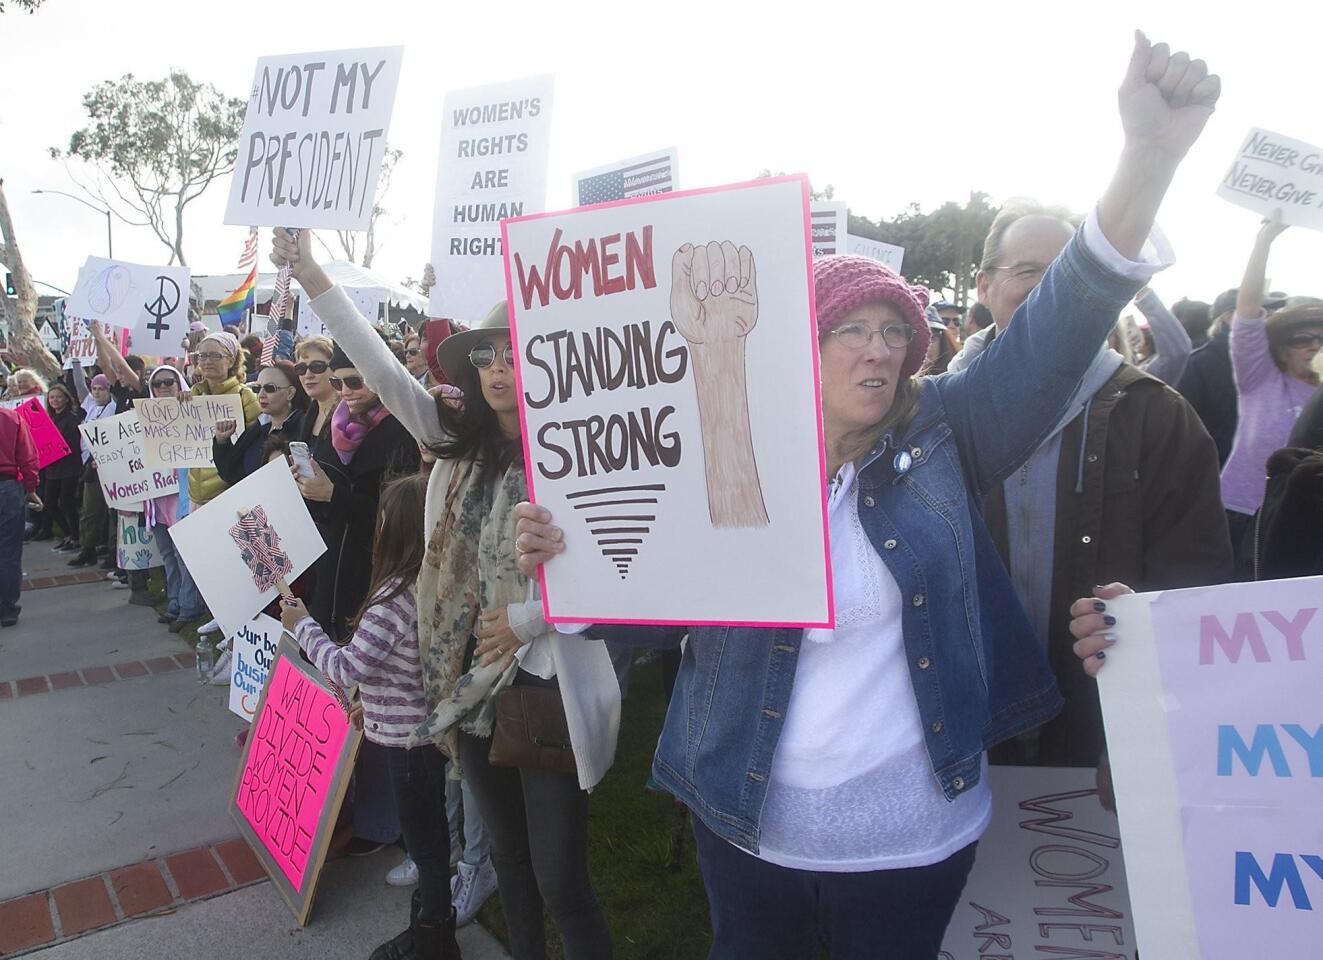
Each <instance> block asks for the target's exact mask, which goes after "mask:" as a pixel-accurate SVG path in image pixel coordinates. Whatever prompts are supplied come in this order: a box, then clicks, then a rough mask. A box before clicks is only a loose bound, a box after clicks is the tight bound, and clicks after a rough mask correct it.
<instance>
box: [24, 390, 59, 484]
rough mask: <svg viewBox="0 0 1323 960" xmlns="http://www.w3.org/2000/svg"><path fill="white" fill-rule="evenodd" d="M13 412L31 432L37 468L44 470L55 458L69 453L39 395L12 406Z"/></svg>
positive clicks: (57, 458)
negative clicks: (35, 451) (35, 449)
mask: <svg viewBox="0 0 1323 960" xmlns="http://www.w3.org/2000/svg"><path fill="white" fill-rule="evenodd" d="M14 412H15V413H17V414H18V415H19V418H20V419H22V420H23V421H24V422H25V423H26V424H27V425H28V431H29V432H30V433H31V434H32V443H33V445H34V446H35V447H36V448H37V467H38V468H39V469H42V470H44V469H46V467H48V466H50V465H51V464H52V463H54V462H55V461H56V460H63V459H64V458H65V457H67V456H68V455H69V444H68V443H66V442H65V440H64V434H62V433H60V428H59V427H57V426H56V425H55V423H54V421H52V420H51V415H50V414H49V413H47V412H46V404H45V403H44V402H43V401H42V399H41V398H40V397H32V398H31V399H29V400H24V401H23V402H22V403H20V404H19V405H18V406H16V407H15V408H14Z"/></svg>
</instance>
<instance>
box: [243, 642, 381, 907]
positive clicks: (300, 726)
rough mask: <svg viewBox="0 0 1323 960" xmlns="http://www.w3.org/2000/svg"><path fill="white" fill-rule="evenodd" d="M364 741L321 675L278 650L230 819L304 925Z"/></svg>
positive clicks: (288, 647) (294, 654)
mask: <svg viewBox="0 0 1323 960" xmlns="http://www.w3.org/2000/svg"><path fill="white" fill-rule="evenodd" d="M362 737H363V734H362V732H361V731H359V730H355V729H354V727H353V724H351V723H350V722H349V719H348V717H347V716H346V714H345V711H344V708H343V707H341V705H340V702H339V700H338V699H337V698H336V696H335V694H334V693H333V692H332V691H331V690H330V689H329V688H328V687H327V686H325V682H324V681H323V679H322V677H321V675H320V674H319V673H318V672H317V671H316V669H314V668H313V667H311V666H309V665H308V664H306V663H304V662H303V661H302V660H301V659H300V658H299V651H298V647H296V646H294V645H293V644H292V643H291V642H290V641H289V640H285V641H284V642H282V643H281V645H280V649H279V651H278V653H277V655H276V659H275V662H274V663H273V664H272V665H271V670H270V672H269V674H268V675H267V680H266V685H265V686H264V687H263V688H262V697H261V699H260V700H259V701H258V703H257V711H256V715H255V716H254V718H253V725H252V728H251V729H250V731H249V733H248V740H247V742H246V743H245V744H244V749H243V755H242V756H241V757H240V758H239V769H238V772H237V773H236V774H235V778H234V789H233V791H232V792H231V794H230V817H231V818H232V819H233V820H234V822H235V823H236V824H238V826H239V832H240V833H241V834H242V835H243V838H244V839H245V840H247V841H248V845H249V846H250V847H252V849H253V853H255V854H256V855H257V858H258V859H259V860H261V861H262V865H263V866H264V867H266V871H267V873H268V874H270V876H271V882H272V883H273V884H275V887H276V890H278V891H279V892H280V896H281V899H283V900H284V901H285V903H286V905H287V906H288V907H289V908H290V910H292V911H293V913H294V916H295V918H296V919H297V921H298V923H299V926H303V925H304V924H306V923H307V922H308V914H309V913H310V912H311V911H312V901H313V896H314V895H315V894H316V892H317V880H318V877H319V876H320V874H321V869H322V865H323V864H324V863H325V861H326V851H327V848H328V847H329V846H330V843H331V834H332V832H333V831H334V829H335V819H336V815H337V814H338V813H339V810H340V804H341V803H342V802H343V800H344V796H345V791H346V790H347V789H348V788H349V778H350V776H351V774H352V773H353V768H354V757H355V755H356V754H357V753H358V745H359V742H360V741H361V739H362Z"/></svg>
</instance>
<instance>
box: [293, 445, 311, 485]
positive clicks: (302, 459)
mask: <svg viewBox="0 0 1323 960" xmlns="http://www.w3.org/2000/svg"><path fill="white" fill-rule="evenodd" d="M289 457H290V459H291V460H293V461H294V466H295V467H297V468H298V471H299V476H300V477H302V478H303V479H304V480H311V479H312V477H313V473H312V454H310V453H309V452H308V445H307V444H306V443H304V442H303V441H302V440H295V441H294V442H292V443H291V444H290V445H289Z"/></svg>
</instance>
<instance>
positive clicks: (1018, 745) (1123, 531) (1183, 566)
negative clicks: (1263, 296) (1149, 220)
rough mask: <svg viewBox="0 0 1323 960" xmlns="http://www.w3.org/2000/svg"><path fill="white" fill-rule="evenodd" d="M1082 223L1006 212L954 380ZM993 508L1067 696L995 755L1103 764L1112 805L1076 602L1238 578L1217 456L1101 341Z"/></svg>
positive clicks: (1161, 394) (1158, 248)
mask: <svg viewBox="0 0 1323 960" xmlns="http://www.w3.org/2000/svg"><path fill="white" fill-rule="evenodd" d="M1158 179H1160V178H1158ZM1081 221H1082V218H1081V217H1079V216H1076V215H1074V214H1072V213H1070V212H1069V211H1066V210H1063V209H1061V208H1057V207H1046V206H1042V205H1040V204H1037V203H1033V202H1031V201H1024V200H1017V201H1013V202H1011V203H1008V204H1007V205H1006V206H1005V207H1003V208H1002V210H1001V211H1000V212H999V213H998V214H997V216H996V218H995V219H994V220H993V223H992V227H991V229H990V230H989V233H988V237H987V240H986V242H985V244H984V252H983V260H982V266H981V267H980V269H979V273H978V277H977V283H978V299H979V302H980V303H982V304H984V305H985V306H986V307H987V308H988V310H989V311H990V312H991V314H992V318H993V326H992V327H989V328H988V329H987V330H984V331H980V332H979V333H978V334H977V335H975V336H974V337H971V338H970V341H969V342H968V343H967V344H966V346H965V349H964V350H963V351H962V352H961V354H960V355H959V356H957V357H956V358H955V360H954V361H952V363H951V367H950V369H951V370H959V369H962V368H964V367H967V366H969V365H970V364H972V363H976V362H977V358H978V355H979V354H980V353H981V352H983V351H985V350H986V351H993V350H996V349H997V342H996V335H997V331H999V330H1004V329H1005V328H1006V326H1007V325H1008V324H1010V323H1012V322H1014V319H1015V317H1016V315H1017V313H1018V311H1019V308H1020V306H1021V304H1023V303H1024V302H1025V301H1026V300H1028V299H1029V298H1030V297H1031V296H1032V295H1033V292H1034V288H1035V287H1036V286H1037V285H1038V282H1039V280H1041V279H1042V277H1043V274H1044V273H1045V272H1046V271H1047V268H1048V266H1049V265H1050V264H1051V263H1052V261H1054V260H1055V259H1056V258H1057V255H1058V254H1060V253H1061V251H1062V250H1063V249H1064V248H1065V246H1066V244H1067V242H1068V241H1069V240H1070V238H1071V236H1072V235H1073V234H1074V232H1075V230H1076V229H1077V227H1078V226H1079V225H1080V223H1081ZM1149 246H1150V247H1151V248H1152V249H1151V250H1148V251H1146V253H1148V257H1147V259H1149V260H1150V261H1153V260H1157V261H1160V262H1162V263H1163V264H1164V265H1165V263H1166V262H1168V261H1169V260H1170V256H1169V255H1167V252H1166V251H1165V250H1164V249H1162V248H1163V247H1165V242H1164V241H1163V240H1162V238H1161V237H1160V236H1159V235H1158V232H1157V231H1156V230H1155V231H1154V236H1153V237H1151V238H1150V241H1149ZM1024 373H1025V376H1026V377H1032V376H1033V373H1034V372H1033V371H1032V370H1026V371H1025V372H1024ZM984 511H985V514H986V518H987V523H988V527H989V529H990V530H991V532H992V535H993V538H994V539H995V540H996V542H997V544H998V548H999V550H1000V551H1001V554H1002V557H1003V559H1004V560H1005V561H1006V564H1007V567H1008V568H1009V569H1010V572H1011V577H1012V581H1013V582H1014V584H1015V588H1016V592H1017V593H1018V595H1019V598H1020V601H1021V603H1022V604H1023V605H1024V608H1025V610H1026V611H1027V612H1028V614H1029V619H1030V622H1031V623H1032V624H1033V626H1034V628H1035V631H1036V632H1037V634H1038V637H1039V639H1040V640H1041V641H1042V642H1043V644H1044V646H1045V647H1046V649H1047V653H1048V657H1049V659H1050V661H1051V663H1052V666H1053V669H1054V671H1055V672H1056V676H1057V682H1058V684H1059V685H1060V687H1061V692H1062V694H1063V695H1064V696H1065V700H1066V705H1065V708H1064V709H1063V710H1062V712H1061V713H1060V714H1059V715H1058V716H1057V717H1056V718H1055V719H1054V720H1052V721H1050V722H1049V723H1047V724H1045V725H1044V726H1042V727H1040V728H1039V729H1038V730H1036V731H1034V732H1033V733H1031V734H1028V735H1026V736H1024V737H1022V738H1020V739H1019V740H1017V741H1012V742H1010V743H1007V744H1003V745H1002V746H1001V747H999V748H997V749H996V750H994V751H993V753H992V759H993V761H994V762H1000V763H1020V764H1035V765H1044V766H1094V765H1095V764H1098V765H1099V772H1100V776H1099V783H1100V787H1101V788H1103V789H1102V795H1103V797H1104V803H1108V802H1109V800H1110V783H1109V782H1108V778H1107V776H1106V763H1105V752H1106V744H1105V742H1104V738H1103V727H1102V714H1101V710H1100V707H1099V703H1098V690H1097V686H1096V684H1095V682H1094V681H1093V680H1092V679H1091V678H1089V677H1087V676H1086V675H1085V674H1084V672H1083V671H1082V670H1080V668H1079V660H1078V658H1076V657H1075V655H1074V654H1073V652H1072V650H1071V646H1072V644H1073V643H1074V638H1073V637H1072V636H1071V635H1070V630H1069V621H1070V614H1069V609H1070V605H1071V603H1072V602H1073V601H1074V600H1075V598H1077V597H1086V596H1091V595H1092V594H1093V592H1094V588H1095V586H1097V585H1101V584H1107V583H1112V582H1115V581H1119V582H1122V583H1126V584H1129V585H1131V586H1133V587H1134V588H1135V589H1136V590H1157V589H1167V588H1172V587H1187V586H1194V585H1198V584H1208V583H1219V582H1222V581H1225V580H1227V579H1229V578H1230V576H1231V544H1230V540H1229V538H1228V534H1227V524H1226V519H1225V516H1224V514H1223V511H1222V502H1221V496H1220V492H1219V486H1218V462H1217V451H1216V449H1215V448H1214V446H1213V442H1212V440H1211V439H1210V438H1209V436H1208V433H1207V431H1206V430H1204V428H1203V425H1202V424H1201V423H1200V422H1199V418H1198V417H1197V416H1196V415H1195V413H1194V411H1193V410H1191V409H1190V407H1189V405H1188V404H1187V403H1186V402H1185V401H1184V400H1183V399H1182V398H1181V396H1180V395H1179V394H1177V393H1176V392H1175V391H1174V390H1172V389H1170V388H1169V387H1167V386H1166V385H1164V384H1163V383H1162V382H1161V381H1160V380H1157V379H1155V378H1154V377H1151V376H1149V375H1148V374H1146V373H1144V372H1143V371H1141V370H1139V369H1138V368H1136V367H1134V366H1132V365H1130V364H1128V363H1126V362H1125V361H1124V360H1123V359H1122V357H1121V356H1120V354H1118V353H1116V352H1115V351H1113V350H1112V349H1110V348H1109V347H1108V346H1107V345H1106V344H1103V345H1102V346H1101V347H1100V349H1099V351H1098V354H1097V356H1096V357H1095V358H1094V361H1093V363H1092V365H1091V366H1090V367H1089V369H1088V371H1087V372H1086V373H1085V375H1084V378H1083V380H1082V381H1081V383H1080V384H1079V386H1078V387H1077V388H1076V391H1075V395H1074V397H1073V398H1072V400H1071V403H1070V406H1069V408H1068V409H1067V412H1066V414H1065V415H1064V416H1063V417H1062V419H1061V420H1060V421H1059V422H1058V424H1057V425H1056V428H1055V429H1054V430H1053V431H1052V432H1051V433H1050V434H1049V435H1048V436H1046V437H1044V438H1043V440H1042V443H1041V445H1040V446H1039V448H1038V450H1037V452H1036V453H1035V454H1034V455H1033V457H1032V458H1030V460H1029V462H1028V463H1026V464H1025V465H1024V466H1023V467H1021V468H1020V469H1019V470H1018V471H1016V473H1015V474H1014V475H1013V476H1012V477H1011V478H1010V479H1008V480H1007V481H1006V482H1005V483H1004V484H1003V486H1002V488H1001V490H1000V491H996V492H995V493H994V494H993V495H992V496H989V497H988V498H987V500H986V501H985V504H984Z"/></svg>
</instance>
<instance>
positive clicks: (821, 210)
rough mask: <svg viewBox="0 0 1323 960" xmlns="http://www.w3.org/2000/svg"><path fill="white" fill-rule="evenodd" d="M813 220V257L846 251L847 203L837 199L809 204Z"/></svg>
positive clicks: (828, 255)
mask: <svg viewBox="0 0 1323 960" xmlns="http://www.w3.org/2000/svg"><path fill="white" fill-rule="evenodd" d="M809 216H810V217H811V218H812V221H813V259H814V260H816V259H818V257H830V256H832V255H833V254H837V253H845V229H846V226H847V224H848V223H849V217H848V215H847V211H846V205H845V204H844V203H840V202H838V201H835V200H814V201H813V202H812V203H810V204H809Z"/></svg>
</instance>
